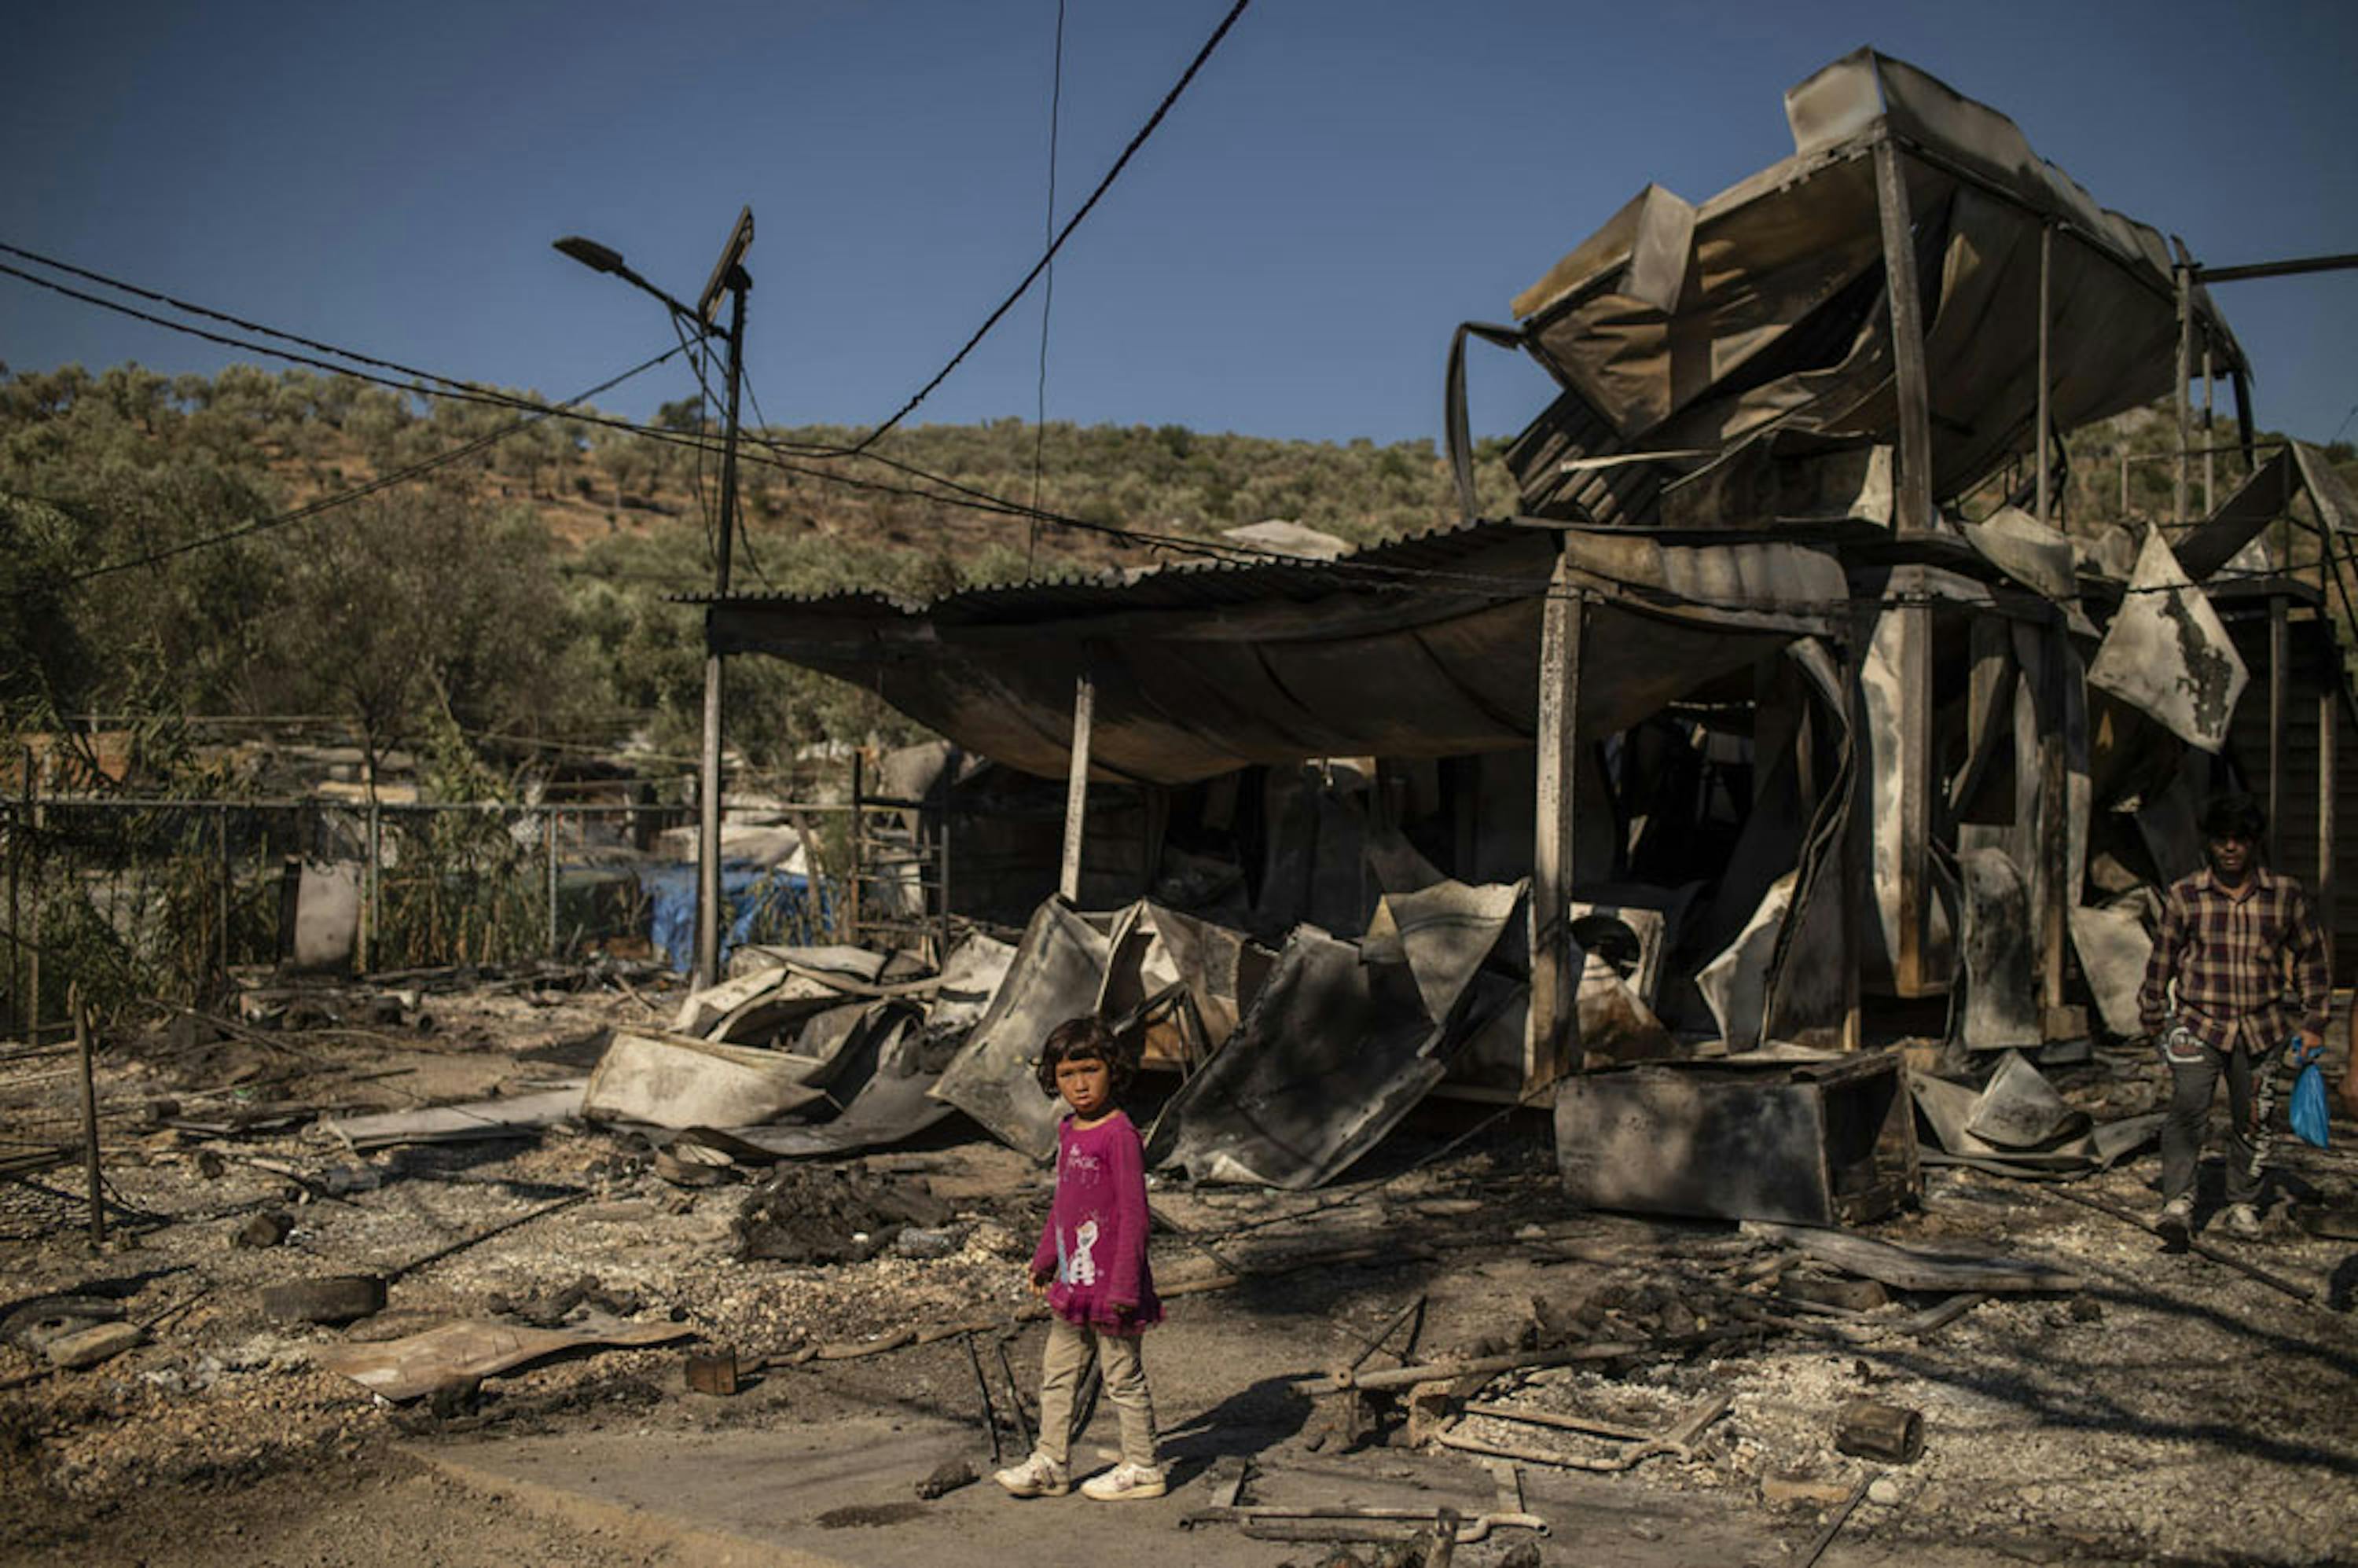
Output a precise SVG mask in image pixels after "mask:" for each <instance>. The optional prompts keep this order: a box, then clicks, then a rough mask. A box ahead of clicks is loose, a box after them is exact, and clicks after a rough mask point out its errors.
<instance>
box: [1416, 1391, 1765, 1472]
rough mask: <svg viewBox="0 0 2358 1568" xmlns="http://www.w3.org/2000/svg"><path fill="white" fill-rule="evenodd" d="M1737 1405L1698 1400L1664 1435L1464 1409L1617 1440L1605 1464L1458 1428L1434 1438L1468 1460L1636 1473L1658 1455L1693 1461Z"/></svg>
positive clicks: (1726, 1398)
mask: <svg viewBox="0 0 2358 1568" xmlns="http://www.w3.org/2000/svg"><path fill="white" fill-rule="evenodd" d="M1734 1402H1735V1397H1734V1396H1733V1395H1730V1394H1713V1395H1710V1396H1708V1397H1706V1398H1704V1399H1703V1400H1697V1401H1696V1402H1695V1403H1694V1404H1693V1406H1691V1407H1690V1408H1689V1409H1688V1410H1687V1411H1686V1412H1685V1413H1684V1414H1683V1415H1682V1416H1681V1417H1680V1418H1679V1419H1678V1420H1677V1421H1676V1422H1672V1423H1671V1425H1670V1427H1669V1428H1667V1429H1666V1430H1664V1431H1662V1432H1660V1433H1650V1432H1637V1431H1633V1430H1631V1429H1629V1428H1628V1427H1613V1426H1608V1425H1607V1424H1606V1423H1605V1422H1591V1421H1588V1420H1586V1419H1585V1418H1582V1417H1577V1416H1560V1415H1556V1414H1554V1413H1553V1412H1552V1411H1524V1410H1518V1409H1516V1408H1515V1407H1513V1406H1511V1405H1498V1404H1476V1405H1467V1406H1466V1415H1481V1416H1488V1417H1490V1418H1491V1419H1492V1420H1495V1421H1509V1422H1523V1423H1525V1424H1527V1425H1531V1426H1545V1427H1552V1428H1556V1429H1558V1430H1562V1431H1567V1432H1578V1433H1584V1434H1586V1435H1589V1436H1607V1437H1617V1438H1619V1439H1621V1440H1622V1441H1623V1443H1624V1444H1625V1446H1624V1447H1623V1448H1622V1449H1621V1451H1620V1452H1619V1453H1617V1454H1611V1455H1608V1456H1606V1457H1602V1458H1590V1457H1587V1456H1585V1455H1581V1454H1548V1453H1543V1452H1541V1451H1539V1450H1537V1449H1527V1448H1523V1447H1520V1446H1519V1445H1517V1444H1507V1443H1487V1442H1485V1441H1483V1440H1481V1439H1479V1438H1471V1437H1461V1436H1459V1435H1458V1433H1457V1431H1456V1427H1455V1423H1452V1425H1451V1426H1449V1427H1447V1428H1445V1429H1444V1430H1443V1431H1441V1432H1440V1433H1435V1434H1434V1435H1435V1440H1436V1441H1438V1442H1439V1443H1440V1444H1442V1446H1444V1448H1455V1449H1457V1450H1459V1451H1461V1452H1463V1453H1467V1454H1488V1455H1490V1456H1492V1457H1494V1458H1498V1459H1522V1460H1528V1461H1530V1462H1531V1463H1533V1464H1539V1465H1561V1466H1563V1467H1564V1468H1566V1469H1572V1470H1593V1471H1598V1472H1602V1473H1605V1474H1608V1475H1610V1474H1617V1473H1619V1472H1621V1471H1624V1470H1631V1469H1635V1468H1636V1467H1637V1466H1638V1465H1640V1464H1642V1463H1644V1462H1645V1461H1646V1460H1648V1459H1650V1458H1653V1457H1654V1456H1655V1455H1656V1454H1670V1455H1671V1456H1673V1457H1675V1458H1679V1459H1689V1458H1692V1457H1693V1447H1694V1441H1695V1439H1696V1438H1697V1437H1699V1436H1701V1435H1702V1434H1703V1431H1704V1428H1705V1427H1707V1426H1709V1425H1710V1424H1711V1423H1712V1422H1715V1421H1717V1420H1718V1419H1719V1418H1720V1417H1721V1416H1723V1415H1725V1414H1726V1413H1727V1408H1728V1406H1729V1405H1730V1404H1732V1403H1734Z"/></svg>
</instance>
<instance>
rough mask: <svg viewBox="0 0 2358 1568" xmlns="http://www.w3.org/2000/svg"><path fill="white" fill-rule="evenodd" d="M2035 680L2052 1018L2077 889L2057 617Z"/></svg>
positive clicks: (2044, 948) (2043, 939)
mask: <svg viewBox="0 0 2358 1568" xmlns="http://www.w3.org/2000/svg"><path fill="white" fill-rule="evenodd" d="M2041 637H2042V640H2043V641H2044V643H2045V644H2046V645H2045V646H2044V647H2043V648H2042V649H2041V650H2040V658H2039V697H2038V708H2039V872H2040V877H2039V882H2040V887H2041V889H2042V891H2043V892H2045V894H2046V898H2045V900H2044V907H2043V908H2041V909H2040V910H2039V936H2040V941H2039V979H2040V981H2041V986H2040V1004H2041V1006H2042V1008H2043V1010H2044V1011H2045V1014H2046V1016H2048V1017H2050V1018H2052V1017H2053V1016H2054V1014H2055V1012H2056V1010H2057V1009H2059V1008H2061V1007H2062V1005H2063V957H2064V945H2065V943H2066V941H2067V940H2068V938H2069V936H2070V934H2071V910H2072V908H2073V906H2074V905H2076V904H2077V903H2079V902H2080V890H2079V889H2078V888H2076V887H2074V886H2072V885H2071V767H2070V760H2069V759H2068V758H2067V757H2066V756H2065V755H2064V738H2065V724H2064V719H2065V709H2066V708H2068V707H2069V705H2070V693H2071V687H2070V682H2071V670H2070V658H2071V639H2070V636H2069V634H2068V633H2066V631H2065V629H2064V622H2063V619H2062V617H2061V616H2060V615H2059V616H2057V617H2056V619H2055V622H2054V624H2053V625H2052V626H2050V627H2049V628H2048V629H2047V630H2046V631H2045V632H2044V633H2041Z"/></svg>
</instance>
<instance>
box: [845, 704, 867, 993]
mask: <svg viewBox="0 0 2358 1568" xmlns="http://www.w3.org/2000/svg"><path fill="white" fill-rule="evenodd" d="M850 820H851V831H850V834H849V841H848V843H847V844H846V846H845V849H844V860H845V862H846V864H847V865H848V867H849V872H848V874H847V875H846V876H845V878H844V883H843V885H844V890H845V902H846V904H847V906H848V907H847V908H846V910H845V918H846V920H847V921H848V922H849V924H848V925H847V926H846V929H847V930H848V931H849V933H850V936H849V941H850V943H851V945H852V946H855V947H856V946H859V945H860V882H861V881H863V878H862V875H861V873H862V872H864V871H866V870H867V869H868V867H867V856H866V854H865V853H864V851H863V849H862V847H861V844H860V838H861V836H862V834H863V833H864V832H865V831H866V829H867V826H868V754H867V753H866V752H862V751H860V750H859V749H858V748H857V747H855V748H853V750H852V753H851V819H850Z"/></svg>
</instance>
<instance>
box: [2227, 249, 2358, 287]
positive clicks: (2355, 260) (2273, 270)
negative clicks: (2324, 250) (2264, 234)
mask: <svg viewBox="0 0 2358 1568" xmlns="http://www.w3.org/2000/svg"><path fill="white" fill-rule="evenodd" d="M2353 267H2358V255H2339V256H2297V257H2295V258H2293V259H2292V260H2289V261H2274V262H2252V263H2249V264H2247V265H2243V266H2203V265H2199V264H2198V265H2196V266H2195V268H2194V270H2195V271H2196V272H2197V273H2199V274H2201V279H2202V281H2203V282H2204V283H2205V284H2212V283H2242V282H2244V280H2246V279H2248V278H2255V277H2294V276H2299V274H2301V273H2304V272H2347V271H2349V270H2351V269H2352V268H2353Z"/></svg>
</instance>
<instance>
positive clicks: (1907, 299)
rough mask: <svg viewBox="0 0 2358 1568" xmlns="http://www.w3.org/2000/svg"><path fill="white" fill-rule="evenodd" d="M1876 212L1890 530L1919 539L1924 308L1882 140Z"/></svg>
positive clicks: (1925, 510)
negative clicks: (1892, 474)
mask: <svg viewBox="0 0 2358 1568" xmlns="http://www.w3.org/2000/svg"><path fill="white" fill-rule="evenodd" d="M1875 201H1876V211H1877V216H1878V218H1879V219H1880V220H1881V222H1882V227H1883V277H1884V287H1885V290H1886V292H1887V297H1888V298H1889V300H1890V306H1891V359H1892V365H1893V374H1894V386H1893V390H1894V393H1895V395H1897V397H1898V425H1899V482H1898V496H1897V497H1896V498H1895V499H1896V501H1897V502H1898V510H1897V514H1896V516H1895V517H1894V520H1893V524H1892V529H1893V532H1895V533H1898V534H1919V533H1925V532H1929V531H1931V529H1932V528H1933V526H1934V518H1933V514H1932V390H1931V379H1930V377H1929V376H1928V374H1927V373H1926V371H1925V368H1924V307H1923V301H1922V298H1921V297H1920V293H1919V290H1918V287H1917V278H1916V241H1915V231H1914V218H1913V216H1912V215H1911V214H1910V212H1909V207H1908V176H1907V172H1906V171H1905V170H1903V169H1902V168H1900V167H1899V149H1898V147H1897V146H1894V145H1893V144H1892V141H1891V138H1890V137H1889V136H1888V135H1886V136H1884V137H1883V139H1882V140H1880V141H1878V142H1877V143H1876V144H1875Z"/></svg>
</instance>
